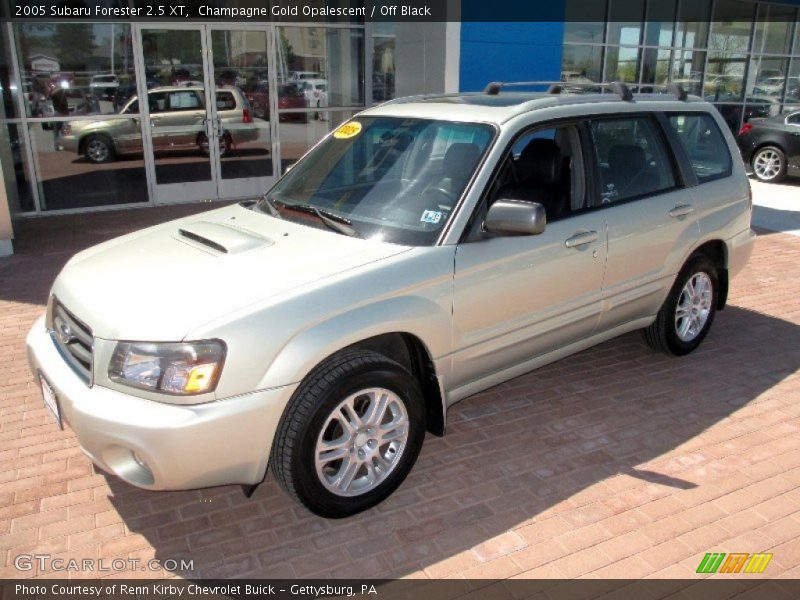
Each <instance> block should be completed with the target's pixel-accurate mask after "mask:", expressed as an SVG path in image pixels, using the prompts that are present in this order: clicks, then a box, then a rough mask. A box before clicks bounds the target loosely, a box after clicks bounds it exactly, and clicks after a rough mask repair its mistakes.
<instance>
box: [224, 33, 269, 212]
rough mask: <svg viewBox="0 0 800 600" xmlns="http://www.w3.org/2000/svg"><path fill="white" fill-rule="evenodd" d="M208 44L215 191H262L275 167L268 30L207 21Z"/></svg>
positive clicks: (232, 195)
mask: <svg viewBox="0 0 800 600" xmlns="http://www.w3.org/2000/svg"><path fill="white" fill-rule="evenodd" d="M208 46H209V48H210V49H211V79H212V80H213V81H214V84H215V86H216V101H215V104H214V106H213V110H214V111H215V114H214V124H215V127H214V130H215V135H217V136H219V162H218V164H217V181H218V196H219V197H220V198H241V197H246V196H260V195H261V194H263V193H264V191H265V190H266V189H267V188H268V187H269V186H270V185H272V181H273V173H274V172H275V168H274V164H273V157H274V150H273V144H272V140H273V139H275V136H274V135H273V130H274V123H273V121H274V119H273V118H272V116H273V115H275V113H276V108H275V106H273V103H274V101H275V94H274V93H271V90H273V89H274V86H275V82H274V78H273V74H272V70H271V69H270V68H269V64H270V61H269V60H268V56H270V36H269V35H268V34H267V29H264V28H257V29H256V28H253V29H247V28H245V26H243V25H242V24H241V23H236V24H234V25H231V26H230V27H228V26H225V25H210V26H208Z"/></svg>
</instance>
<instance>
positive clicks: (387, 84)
mask: <svg viewBox="0 0 800 600" xmlns="http://www.w3.org/2000/svg"><path fill="white" fill-rule="evenodd" d="M396 29H397V24H396V23H375V24H374V25H373V30H372V101H373V102H376V103H377V102H385V101H386V100H391V99H392V98H394V95H395V63H394V61H395V58H394V57H395V40H396Z"/></svg>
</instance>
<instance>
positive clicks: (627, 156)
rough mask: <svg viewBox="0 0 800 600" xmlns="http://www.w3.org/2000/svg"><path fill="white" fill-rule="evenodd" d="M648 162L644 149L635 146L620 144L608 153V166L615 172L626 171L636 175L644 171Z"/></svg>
mask: <svg viewBox="0 0 800 600" xmlns="http://www.w3.org/2000/svg"><path fill="white" fill-rule="evenodd" d="M646 161H647V156H646V155H645V153H644V148H642V147H640V146H634V145H633V144H619V145H617V146H612V147H611V149H610V150H609V151H608V166H609V168H611V170H613V171H617V170H622V169H624V170H625V171H627V172H628V173H630V174H631V175H635V174H636V173H639V172H640V171H643V170H644V168H645V163H646Z"/></svg>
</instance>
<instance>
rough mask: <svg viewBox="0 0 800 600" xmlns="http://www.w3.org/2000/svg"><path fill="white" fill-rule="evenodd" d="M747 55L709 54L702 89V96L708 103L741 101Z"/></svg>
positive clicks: (729, 53)
mask: <svg viewBox="0 0 800 600" xmlns="http://www.w3.org/2000/svg"><path fill="white" fill-rule="evenodd" d="M746 67H747V55H746V54H737V53H732V52H711V53H710V54H709V56H708V69H707V71H706V80H705V84H704V87H703V96H704V97H705V99H706V100H708V101H710V102H736V101H739V100H741V99H742V96H743V93H742V92H743V90H744V73H745V69H746Z"/></svg>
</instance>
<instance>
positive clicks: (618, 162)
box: [608, 144, 653, 198]
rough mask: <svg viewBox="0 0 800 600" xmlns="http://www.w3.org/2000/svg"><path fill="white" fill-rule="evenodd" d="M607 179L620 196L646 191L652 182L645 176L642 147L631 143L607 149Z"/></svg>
mask: <svg viewBox="0 0 800 600" xmlns="http://www.w3.org/2000/svg"><path fill="white" fill-rule="evenodd" d="M608 179H609V181H608V183H612V184H614V187H615V188H616V192H617V194H618V197H620V198H631V197H633V196H639V195H641V194H644V193H647V192H648V191H649V190H650V188H651V187H652V186H653V184H652V182H651V181H650V180H649V179H650V178H649V177H648V176H647V155H646V153H645V151H644V148H642V147H640V146H635V145H633V144H618V145H616V146H612V147H611V149H610V150H609V151H608Z"/></svg>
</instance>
